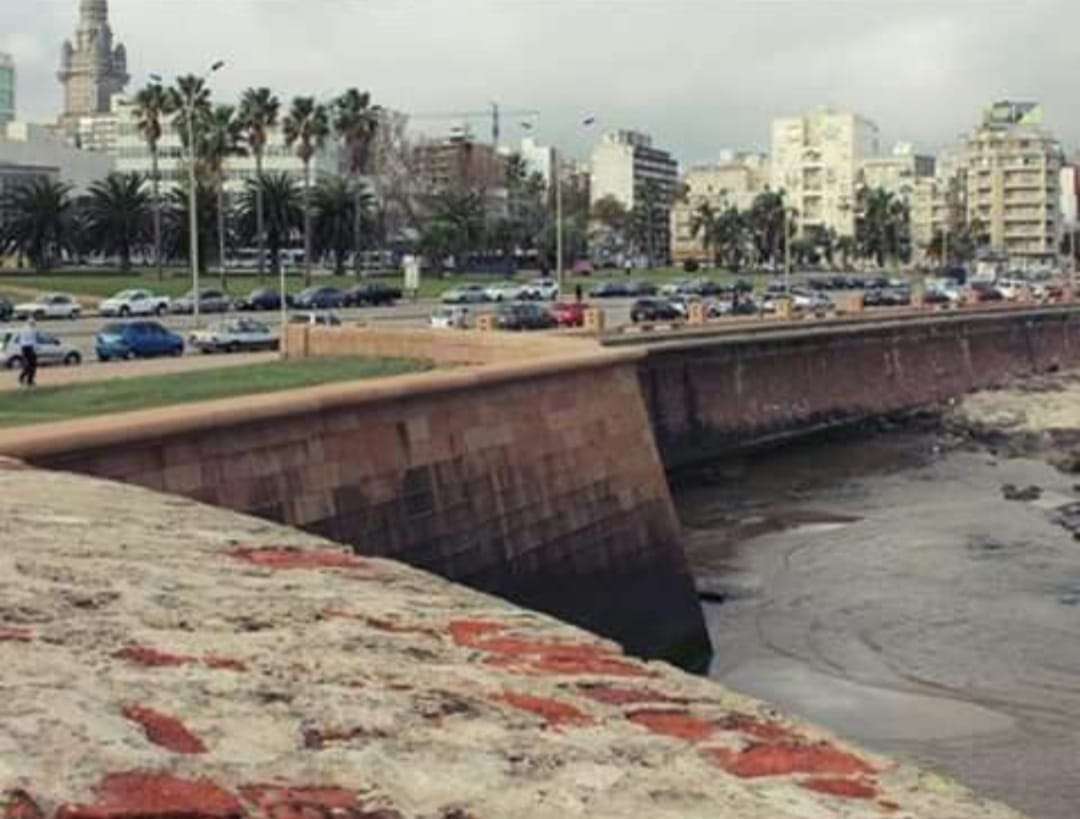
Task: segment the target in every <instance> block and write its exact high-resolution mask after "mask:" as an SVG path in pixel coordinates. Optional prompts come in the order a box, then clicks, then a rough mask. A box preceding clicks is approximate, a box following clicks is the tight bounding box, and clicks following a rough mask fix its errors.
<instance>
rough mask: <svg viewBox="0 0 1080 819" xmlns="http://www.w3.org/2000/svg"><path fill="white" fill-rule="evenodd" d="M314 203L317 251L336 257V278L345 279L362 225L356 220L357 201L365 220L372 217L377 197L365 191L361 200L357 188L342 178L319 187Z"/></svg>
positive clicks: (324, 181)
mask: <svg viewBox="0 0 1080 819" xmlns="http://www.w3.org/2000/svg"><path fill="white" fill-rule="evenodd" d="M312 199H313V202H312V209H313V211H314V213H313V217H312V218H313V220H314V231H315V237H314V239H315V247H316V249H317V250H318V252H319V253H320V254H322V253H330V254H331V255H332V256H333V257H334V275H335V276H344V275H345V257H346V256H347V255H348V252H349V248H350V247H351V248H352V249H353V251H354V252H357V248H356V246H355V245H354V244H353V241H354V239H355V235H354V233H353V230H352V228H353V227H354V226H355V224H356V222H357V221H358V220H357V219H356V218H355V216H356V214H355V209H356V205H357V201H359V203H360V220H364V219H365V217H370V213H371V209H372V204H373V202H374V197H373V196H372V195H371V194H370V193H368V192H367V191H365V190H361V191H360V196H359V197H357V196H356V192H355V190H354V189H353V186H351V185H349V184H348V182H346V181H345V180H344V179H341V178H340V177H332V178H330V179H324V180H323V181H321V182H320V183H319V184H318V185H317V186H316V187H315V193H314V196H313V197H312Z"/></svg>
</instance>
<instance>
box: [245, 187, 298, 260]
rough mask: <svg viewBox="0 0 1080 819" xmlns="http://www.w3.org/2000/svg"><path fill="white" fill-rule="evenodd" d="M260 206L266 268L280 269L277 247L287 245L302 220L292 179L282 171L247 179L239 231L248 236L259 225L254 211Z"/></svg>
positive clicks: (278, 249) (279, 249) (296, 190)
mask: <svg viewBox="0 0 1080 819" xmlns="http://www.w3.org/2000/svg"><path fill="white" fill-rule="evenodd" d="M260 206H261V207H262V208H263V222H262V225H263V231H264V235H265V238H266V244H267V248H268V250H269V251H270V269H271V272H273V273H278V272H280V270H281V267H280V263H281V249H282V248H283V247H285V246H286V245H288V243H289V240H290V238H291V237H292V235H293V233H294V231H296V230H297V228H298V227H299V225H300V224H301V222H302V221H303V210H302V208H301V200H300V191H299V190H298V189H297V186H296V180H295V179H293V178H292V177H290V176H289V175H288V174H286V173H276V174H275V173H270V174H263V175H262V176H260V177H258V178H256V179H249V180H248V182H247V188H246V190H245V191H244V193H243V195H242V196H241V198H240V231H241V233H242V234H243V235H245V236H252V235H254V233H255V232H256V231H258V229H259V227H258V225H259V219H258V211H259V207H260Z"/></svg>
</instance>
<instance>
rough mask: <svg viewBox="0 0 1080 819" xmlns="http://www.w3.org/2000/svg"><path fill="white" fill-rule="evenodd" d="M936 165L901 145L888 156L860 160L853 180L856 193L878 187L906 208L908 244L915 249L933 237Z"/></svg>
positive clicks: (907, 146) (931, 159)
mask: <svg viewBox="0 0 1080 819" xmlns="http://www.w3.org/2000/svg"><path fill="white" fill-rule="evenodd" d="M935 165H936V163H935V160H934V157H932V156H928V155H925V154H919V153H916V152H915V150H914V148H913V147H912V146H911V145H910V144H908V143H905V142H901V143H897V145H896V146H895V147H894V148H893V150H892V153H890V154H887V155H885V156H873V157H867V158H865V159H863V160H862V162H861V163H860V166H859V171H858V174H857V177H856V190H858V188H859V187H866V188H869V189H871V190H876V189H879V188H880V189H882V190H886V191H888V192H889V193H891V194H893V196H895V197H896V198H897V199H900V200H901V201H903V202H905V203H906V204H907V205H908V208H909V214H910V219H911V222H910V224H911V243H912V245H913V247H916V248H917V247H920V246H925V245H928V244H929V243H930V241H931V239H932V238H933V205H934V197H935V188H934V185H933V180H934V169H935Z"/></svg>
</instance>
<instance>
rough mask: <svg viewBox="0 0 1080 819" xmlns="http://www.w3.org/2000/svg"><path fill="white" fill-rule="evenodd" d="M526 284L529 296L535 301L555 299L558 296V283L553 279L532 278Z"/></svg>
mask: <svg viewBox="0 0 1080 819" xmlns="http://www.w3.org/2000/svg"><path fill="white" fill-rule="evenodd" d="M526 286H527V287H528V289H529V297H530V298H533V299H536V300H537V301H555V300H556V299H557V298H559V283H558V282H557V281H555V280H554V279H533V280H532V281H531V282H529V283H528V285H526Z"/></svg>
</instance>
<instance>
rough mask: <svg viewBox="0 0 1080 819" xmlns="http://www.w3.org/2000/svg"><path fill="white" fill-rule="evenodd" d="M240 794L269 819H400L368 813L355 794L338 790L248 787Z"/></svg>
mask: <svg viewBox="0 0 1080 819" xmlns="http://www.w3.org/2000/svg"><path fill="white" fill-rule="evenodd" d="M240 794H241V795H242V796H243V797H244V799H245V800H247V801H248V802H250V803H251V804H253V805H255V806H256V807H257V808H258V810H259V812H260V813H261V815H263V816H265V817H267V819H400V817H401V814H400V813H398V812H397V811H395V810H389V809H387V808H379V809H375V810H365V809H364V807H363V805H361V803H360V800H359V798H358V797H357V794H356V792H355V791H351V790H348V789H346V788H338V787H334V786H327V787H285V786H282V785H244V786H243V787H241V788H240Z"/></svg>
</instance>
